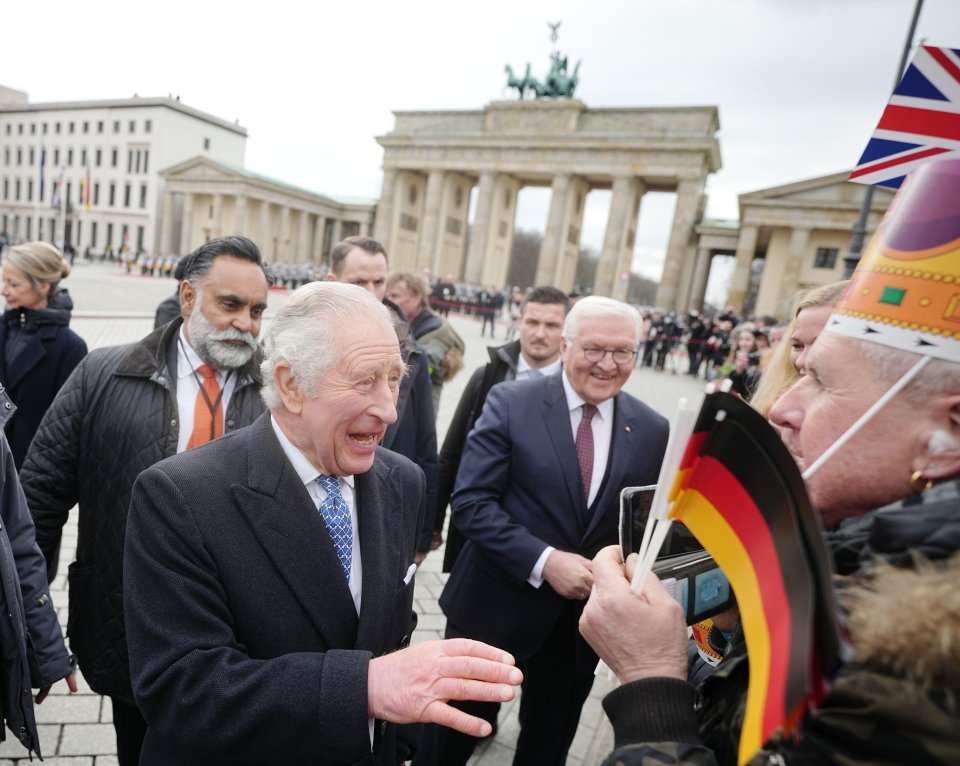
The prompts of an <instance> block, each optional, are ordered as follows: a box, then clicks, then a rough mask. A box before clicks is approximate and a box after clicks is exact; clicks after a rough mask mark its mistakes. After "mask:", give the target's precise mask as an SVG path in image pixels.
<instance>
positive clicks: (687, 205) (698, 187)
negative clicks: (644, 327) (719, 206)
mask: <svg viewBox="0 0 960 766" xmlns="http://www.w3.org/2000/svg"><path fill="white" fill-rule="evenodd" d="M703 185H704V179H703V178H697V179H683V180H681V181H680V182H679V183H678V184H677V207H676V210H675V211H674V214H673V226H672V227H671V229H670V242H669V243H668V244H667V257H666V259H665V260H664V263H663V275H662V276H661V277H660V286H659V287H658V288H657V305H658V306H660V307H662V308H664V309H667V310H671V309H679V308H680V306H679V305H678V304H679V297H680V295H681V294H685V291H683V292H682V291H681V289H680V272H681V270H682V268H683V260H684V257H685V256H686V254H687V248H688V246H689V245H690V243H691V242H692V241H693V240H692V238H693V227H694V225H695V224H696V222H697V221H696V218H697V209H698V207H699V202H700V195H701V193H702V192H703Z"/></svg>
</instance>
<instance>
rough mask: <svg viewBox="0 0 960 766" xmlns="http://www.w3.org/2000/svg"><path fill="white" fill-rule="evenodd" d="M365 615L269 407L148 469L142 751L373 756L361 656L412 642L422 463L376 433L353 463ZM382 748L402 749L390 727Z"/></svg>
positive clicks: (131, 634)
mask: <svg viewBox="0 0 960 766" xmlns="http://www.w3.org/2000/svg"><path fill="white" fill-rule="evenodd" d="M355 487H356V493H357V507H358V513H359V526H360V544H361V552H362V554H361V555H362V562H363V596H362V603H361V614H360V617H359V619H358V617H357V613H356V609H355V607H354V604H353V600H352V599H351V596H350V591H349V588H348V587H347V583H346V580H345V578H344V576H343V570H342V569H341V565H340V563H339V560H338V559H337V556H336V553H335V551H334V548H333V545H332V543H331V541H330V536H329V534H328V533H327V531H326V528H325V527H324V524H323V519H322V517H321V516H320V514H319V513H318V511H317V510H316V507H315V506H314V504H313V501H312V500H311V499H310V497H309V495H308V494H307V491H306V489H305V487H304V486H303V484H302V483H301V481H300V479H299V477H298V476H297V474H296V472H295V471H294V470H293V467H292V466H291V465H290V463H289V461H288V460H287V459H286V456H285V455H284V454H283V451H282V449H281V447H280V444H279V442H278V441H277V438H276V435H275V434H274V433H273V429H272V428H271V425H270V420H269V414H268V413H265V414H264V415H263V416H262V417H261V418H260V419H259V420H257V421H256V422H255V423H254V424H253V425H252V426H250V427H248V428H244V429H241V430H239V431H237V432H235V433H232V434H228V435H227V436H224V437H223V438H222V439H218V440H216V441H214V442H211V443H209V444H207V445H204V446H202V447H198V448H197V449H195V450H192V451H190V452H186V453H182V454H180V455H176V456H175V457H172V458H170V459H168V460H164V461H162V462H161V463H158V464H157V465H155V466H153V467H152V468H149V469H148V470H146V471H144V472H143V473H142V474H141V475H140V478H139V479H138V480H137V483H136V486H135V487H134V493H133V499H132V501H131V505H130V514H129V517H128V520H127V539H126V555H125V559H124V578H125V583H124V586H125V587H124V607H125V614H126V623H127V631H128V635H127V640H128V645H129V652H130V670H131V677H132V681H133V690H134V697H135V699H136V702H137V705H138V707H139V708H140V710H141V712H142V713H143V715H144V718H145V719H146V721H147V724H148V726H149V729H148V731H147V736H146V740H145V741H144V745H143V752H142V756H141V761H140V763H141V765H142V766H150V765H151V764H171V763H176V764H198V766H199V765H200V764H203V766H208V765H212V764H277V763H298V764H300V763H324V764H346V763H368V762H372V760H371V758H372V756H371V748H370V738H369V730H368V719H367V693H366V692H367V666H368V663H369V661H370V659H371V657H373V656H377V655H381V654H385V653H387V652H390V651H393V650H394V649H397V648H399V647H402V646H405V645H406V644H407V643H408V642H409V638H410V632H411V631H412V629H413V626H414V622H415V619H414V615H413V610H412V602H413V580H412V579H411V580H410V582H409V583H407V584H404V582H403V579H404V576H405V574H406V572H407V570H408V567H409V566H410V564H411V563H412V562H413V557H414V551H415V547H416V542H417V531H418V529H419V528H420V524H421V521H422V514H423V513H424V507H423V492H424V487H423V473H422V472H421V471H420V470H419V469H417V468H416V467H415V466H414V465H413V464H411V463H410V462H409V461H408V460H407V459H406V458H403V457H400V456H398V455H395V454H394V453H392V452H389V451H387V450H384V449H378V450H377V455H376V460H375V462H374V465H373V468H372V469H371V470H370V471H369V472H367V473H366V474H363V475H358V476H357V477H356V485H355ZM376 730H377V742H376V750H377V752H378V754H379V755H380V756H381V757H382V758H383V763H385V764H395V763H398V762H399V761H400V760H401V759H402V758H404V757H406V756H407V753H405V752H404V751H402V750H400V751H399V752H398V750H397V748H396V746H395V742H394V739H395V737H394V734H395V727H393V726H389V725H381V724H380V723H379V722H378V724H377V726H376Z"/></svg>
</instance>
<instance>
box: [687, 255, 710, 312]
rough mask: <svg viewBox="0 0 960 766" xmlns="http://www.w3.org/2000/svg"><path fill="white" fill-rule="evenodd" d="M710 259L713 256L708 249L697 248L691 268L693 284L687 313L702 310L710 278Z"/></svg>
mask: <svg viewBox="0 0 960 766" xmlns="http://www.w3.org/2000/svg"><path fill="white" fill-rule="evenodd" d="M712 258H713V256H712V255H711V253H710V250H709V249H708V248H706V247H700V248H697V261H696V263H695V264H694V267H693V282H692V283H691V285H690V298H689V299H688V300H687V311H690V310H696V311H702V310H703V302H704V300H706V297H707V279H708V278H709V276H710V261H711V260H712Z"/></svg>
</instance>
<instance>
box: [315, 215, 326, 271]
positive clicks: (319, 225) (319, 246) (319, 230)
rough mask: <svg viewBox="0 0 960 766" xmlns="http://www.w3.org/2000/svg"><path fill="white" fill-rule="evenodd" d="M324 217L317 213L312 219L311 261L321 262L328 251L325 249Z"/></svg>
mask: <svg viewBox="0 0 960 766" xmlns="http://www.w3.org/2000/svg"><path fill="white" fill-rule="evenodd" d="M326 223H327V222H326V219H325V218H324V217H323V216H322V215H318V216H317V217H316V218H315V219H314V221H313V262H314V263H323V262H324V261H325V260H326V258H327V256H328V255H329V253H328V252H327V251H326V242H325V241H324V234H325V233H326Z"/></svg>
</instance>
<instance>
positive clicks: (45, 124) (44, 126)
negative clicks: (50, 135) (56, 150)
mask: <svg viewBox="0 0 960 766" xmlns="http://www.w3.org/2000/svg"><path fill="white" fill-rule="evenodd" d="M43 135H47V123H43Z"/></svg>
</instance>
